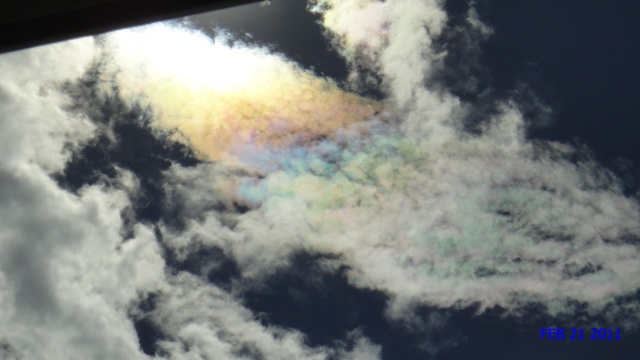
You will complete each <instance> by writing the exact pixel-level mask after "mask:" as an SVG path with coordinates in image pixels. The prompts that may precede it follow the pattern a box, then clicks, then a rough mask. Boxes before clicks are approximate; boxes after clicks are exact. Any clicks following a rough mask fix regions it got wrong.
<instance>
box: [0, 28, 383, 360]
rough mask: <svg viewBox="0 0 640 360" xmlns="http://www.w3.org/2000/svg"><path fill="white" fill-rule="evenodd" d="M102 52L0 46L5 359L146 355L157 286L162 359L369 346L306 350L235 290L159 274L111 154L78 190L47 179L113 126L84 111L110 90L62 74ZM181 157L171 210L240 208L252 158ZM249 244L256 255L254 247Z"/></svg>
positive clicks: (69, 46)
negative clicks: (188, 161)
mask: <svg viewBox="0 0 640 360" xmlns="http://www.w3.org/2000/svg"><path fill="white" fill-rule="evenodd" d="M102 50H103V49H101V48H100V47H97V48H96V47H94V43H93V41H92V40H89V39H81V40H76V41H71V42H67V43H61V44H57V45H52V46H48V47H42V48H36V49H32V50H28V51H23V52H17V53H12V54H7V55H3V56H2V57H0V69H1V70H2V75H1V76H2V81H1V82H0V119H1V120H0V126H1V128H2V131H0V140H2V141H0V142H1V143H2V145H1V146H2V150H3V157H2V159H0V228H1V229H2V230H0V249H2V251H1V252H0V309H1V310H0V323H1V324H2V325H1V326H0V357H2V358H3V359H4V358H6V359H13V358H15V359H146V358H150V356H148V355H146V354H144V353H143V351H142V349H140V345H139V339H138V334H137V333H136V328H135V325H134V320H135V318H136V317H137V316H144V313H143V312H142V310H140V309H139V308H138V307H137V304H138V303H140V302H141V301H144V299H147V298H148V296H149V294H152V293H153V294H160V295H158V296H159V297H158V298H159V301H158V303H159V305H158V306H157V307H156V308H155V310H154V313H153V315H154V319H156V320H157V321H159V322H161V323H162V325H161V326H160V328H161V330H162V331H163V332H164V333H165V334H166V335H167V336H166V340H165V341H164V342H162V343H161V344H159V345H158V349H159V350H160V351H161V352H162V353H161V354H160V353H159V354H158V357H160V358H171V359H180V358H189V359H191V358H194V357H197V356H201V357H208V356H223V357H225V358H228V359H231V358H238V359H247V358H255V356H263V357H265V358H268V359H278V358H283V359H284V358H286V359H291V358H295V359H327V358H330V357H334V355H336V354H338V353H339V354H340V356H344V357H347V358H348V357H349V356H351V354H355V355H354V356H358V354H363V353H367V354H374V355H375V354H376V352H375V348H374V347H373V345H371V344H370V343H369V342H368V340H366V339H365V338H364V337H362V336H358V337H354V339H353V341H354V342H357V346H356V347H355V348H354V349H352V350H347V349H344V348H338V349H328V348H317V349H314V348H309V347H308V346H306V345H304V337H303V335H302V334H301V333H299V332H296V331H289V330H285V329H278V328H270V327H265V326H262V325H261V324H260V323H259V321H257V320H256V319H254V316H253V314H251V312H250V311H248V310H247V309H245V308H243V307H242V306H241V305H240V304H239V302H238V300H237V299H235V298H234V297H232V296H231V295H230V294H228V293H226V292H224V291H222V290H220V289H218V288H217V287H215V286H213V285H210V284H207V283H205V282H203V281H202V280H201V279H197V278H195V277H193V276H191V275H188V274H185V273H178V274H177V275H170V276H169V277H168V278H167V276H166V275H165V266H166V264H165V259H163V251H162V250H161V249H160V247H159V246H158V242H157V241H156V236H155V234H154V232H153V231H152V230H151V229H150V228H149V227H148V226H146V225H142V224H137V225H133V226H131V228H132V229H131V232H130V233H129V234H127V235H128V236H127V238H126V239H125V238H124V237H123V228H124V226H125V222H126V221H131V220H132V219H131V218H128V219H124V218H123V217H124V216H125V215H126V216H129V217H132V216H134V214H132V212H131V207H132V203H131V201H132V200H131V199H135V198H136V196H137V195H136V193H137V192H138V191H139V190H140V188H141V186H142V185H141V183H140V179H139V178H138V177H137V176H136V173H134V172H133V171H129V170H124V169H120V168H119V167H118V166H115V167H114V169H115V170H114V171H115V172H116V173H117V176H116V178H112V179H105V181H98V182H97V183H96V184H93V185H84V186H83V187H81V188H80V189H78V190H77V192H76V193H70V192H68V191H67V190H65V189H62V188H61V187H60V186H59V184H58V183H56V182H55V181H54V179H53V178H52V177H53V175H54V174H59V173H60V172H61V171H62V170H63V169H64V168H65V165H66V164H67V161H68V160H69V159H70V158H71V155H72V154H73V153H74V152H77V150H78V149H79V148H81V147H82V146H83V145H85V144H86V143H87V141H89V140H90V139H92V138H93V137H94V136H95V137H99V136H103V135H105V134H106V135H107V136H108V135H110V134H109V133H110V132H111V131H112V129H111V128H110V126H113V124H112V123H113V121H111V120H112V119H103V118H100V119H94V118H92V116H94V115H95V114H102V112H101V111H99V110H101V108H100V107H103V106H106V105H105V101H103V100H104V99H103V98H106V97H108V92H105V94H104V96H96V99H95V100H93V101H95V102H96V103H95V104H92V103H91V101H92V98H91V97H90V96H87V97H86V99H85V98H82V99H81V102H82V106H81V107H78V106H75V107H74V106H72V105H73V104H71V102H70V101H69V99H68V94H69V91H68V88H65V87H64V86H62V85H61V84H62V83H64V82H67V81H70V82H74V81H79V82H82V81H85V80H86V79H85V78H82V79H79V77H80V76H81V75H82V74H83V72H84V71H85V70H86V69H87V68H88V66H89V65H90V63H91V62H92V61H93V59H94V56H103V55H104V53H102V55H101V54H100V52H101V51H102ZM98 60H99V61H109V60H108V59H107V60H105V58H104V57H99V59H98ZM93 68H95V67H89V69H93ZM92 79H93V80H96V81H102V80H104V79H102V80H101V79H99V78H98V79H96V78H95V77H93V78H92ZM69 84H70V83H67V85H69ZM103 85H104V87H105V89H106V88H108V85H107V84H106V83H105V84H103ZM322 86H325V85H322ZM327 86H328V85H327ZM67 87H68V86H67ZM329 87H330V86H329ZM93 90H96V91H98V92H100V91H102V90H101V88H100V86H98V87H96V88H95V89H93ZM111 90H113V89H111ZM318 91H321V90H318ZM327 91H337V90H336V89H333V90H331V89H329V90H327ZM345 96H346V97H347V98H348V97H349V96H350V95H345ZM352 97H353V98H354V99H355V96H352ZM324 99H325V100H327V99H328V98H324ZM360 101H361V100H357V101H356V102H360ZM362 102H363V103H364V102H366V101H364V100H362ZM76 105H77V104H76ZM107 105H108V104H107ZM92 106H93V108H92ZM354 106H355V105H354ZM368 106H369V105H367V106H366V108H367V109H369V108H368ZM93 110H95V111H93ZM366 111H370V110H366ZM107 112H108V111H107ZM345 116H347V115H345ZM358 116H361V115H358ZM349 121H351V120H349ZM92 122H93V123H92ZM94 123H95V124H94ZM96 125H97V126H96ZM103 133H105V134H103ZM110 139H111V140H112V144H111V145H110V146H119V143H118V139H115V138H114V137H113V136H111V138H110ZM76 155H77V153H76ZM178 168H179V166H177V165H176V167H174V168H172V169H171V170H169V171H168V172H167V176H166V178H167V179H168V180H167V182H166V183H165V186H166V188H167V197H168V198H169V199H171V202H173V203H176V204H182V205H184V207H183V208H180V209H178V210H177V213H179V214H180V215H181V216H183V217H186V218H190V217H194V218H197V217H198V215H199V214H206V213H207V211H209V210H212V209H218V210H219V209H220V206H222V207H224V206H227V207H228V208H229V211H230V212H233V208H234V206H239V205H237V204H235V203H234V201H235V200H234V199H233V198H232V197H230V196H229V195H224V193H225V192H228V189H230V188H233V186H234V184H236V183H237V178H238V176H244V175H247V174H248V173H247V171H246V170H242V169H235V168H231V167H225V166H216V165H215V164H203V165H202V166H201V167H198V168H196V169H197V171H193V172H189V171H187V170H184V169H182V170H184V171H180V170H178ZM84 170H86V171H94V170H95V169H84ZM199 176H203V177H201V178H199ZM98 178H99V176H98ZM212 178H218V179H219V180H218V181H217V182H216V181H211V179H212ZM185 183H191V184H192V185H193V188H192V190H201V191H202V193H203V194H206V196H203V197H200V198H194V197H189V196H190V195H192V194H193V192H188V191H186V189H182V188H181V185H184V184H185ZM220 194H222V195H220ZM194 204H199V206H200V207H197V206H193V205H194ZM219 204H222V205H219ZM208 206H211V208H209V207H208ZM203 218H204V217H203ZM134 220H135V219H134ZM228 221H229V222H228V223H223V224H222V225H225V226H227V228H228V227H229V226H230V224H231V222H232V221H234V217H233V216H230V217H229V220H228ZM253 221H254V222H259V221H260V220H259V219H254V220H253ZM247 222H248V223H250V222H251V221H249V220H247ZM220 227H221V228H224V226H220ZM230 236H232V237H231V238H232V239H235V240H237V239H238V238H239V237H238V235H234V234H233V233H231V232H230ZM233 236H235V237H233ZM256 236H257V235H256ZM245 253H246V255H244V256H245V257H246V258H249V257H251V256H254V257H259V254H257V253H253V252H252V251H251V250H250V249H248V250H246V251H245ZM239 254H241V252H239ZM240 256H241V255H238V257H240ZM271 260H273V259H267V260H266V261H271ZM178 345H179V346H178ZM184 346H186V347H187V348H188V349H187V348H185V347H184ZM185 349H187V350H185ZM256 354H257V355H256ZM371 358H374V357H371Z"/></svg>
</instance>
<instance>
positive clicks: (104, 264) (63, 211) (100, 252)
mask: <svg viewBox="0 0 640 360" xmlns="http://www.w3.org/2000/svg"><path fill="white" fill-rule="evenodd" d="M0 174H1V175H0V177H1V178H2V204H3V205H2V207H0V213H1V216H2V220H0V222H1V224H0V225H1V226H2V228H3V229H7V230H4V231H3V232H2V234H1V235H0V246H1V247H2V249H3V251H2V255H1V256H0V279H1V280H0V282H1V285H0V289H1V291H0V298H1V300H0V302H1V303H2V311H1V312H0V317H1V318H2V319H1V321H2V324H3V326H2V327H0V339H2V341H3V342H5V343H7V344H10V345H11V347H12V348H13V349H15V351H16V352H17V353H18V355H21V356H23V358H29V359H45V358H47V359H68V358H76V357H78V358H97V359H110V358H116V357H117V358H122V359H140V358H144V356H142V355H141V353H140V351H139V347H138V342H137V338H136V334H135V332H134V329H133V325H132V323H131V321H130V319H129V318H128V316H127V307H128V306H129V304H130V303H131V302H132V301H136V300H137V298H138V296H139V295H140V294H142V293H144V292H146V291H149V290H151V289H154V288H156V287H157V286H158V285H159V283H160V282H161V281H162V268H163V261H162V258H161V256H160V254H159V251H158V248H157V246H156V244H155V242H154V239H153V234H152V232H150V231H149V230H148V229H146V228H144V227H138V228H137V229H136V234H135V236H134V238H133V239H131V240H130V241H128V242H127V243H124V244H122V238H121V237H120V235H119V231H120V227H121V219H120V214H119V210H120V209H121V208H123V207H124V206H125V204H126V203H127V200H126V198H125V197H124V195H123V194H122V193H118V192H114V193H107V192H105V191H103V189H100V188H87V189H86V190H85V191H84V192H83V193H82V195H81V196H79V197H77V196H74V195H71V194H69V193H67V192H65V191H62V190H60V189H59V188H58V187H57V186H56V185H55V183H54V182H53V181H52V180H51V179H50V178H49V177H48V176H47V175H46V174H45V173H44V172H43V171H42V170H41V169H40V168H38V167H36V166H34V165H24V166H20V167H18V166H14V167H3V168H2V170H0Z"/></svg>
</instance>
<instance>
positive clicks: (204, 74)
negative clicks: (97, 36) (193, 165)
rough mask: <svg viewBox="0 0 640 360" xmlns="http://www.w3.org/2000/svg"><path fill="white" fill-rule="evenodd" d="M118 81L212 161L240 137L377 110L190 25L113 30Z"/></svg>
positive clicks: (306, 133) (270, 139) (313, 126)
mask: <svg viewBox="0 0 640 360" xmlns="http://www.w3.org/2000/svg"><path fill="white" fill-rule="evenodd" d="M110 44H111V46H112V49H113V50H114V59H115V60H116V63H117V64H118V66H119V68H120V74H119V82H120V85H121V86H122V87H123V88H124V89H125V91H126V90H128V91H132V92H133V93H143V94H144V95H145V96H146V100H147V101H148V102H149V103H150V104H151V105H152V106H153V108H154V110H155V112H156V115H157V120H156V125H159V126H161V127H163V128H168V129H177V130H178V131H179V132H180V133H181V134H182V135H184V136H185V137H186V138H187V139H188V140H189V142H190V144H191V145H192V146H193V147H194V148H195V149H196V150H197V151H198V152H199V156H200V157H202V158H204V159H209V160H222V159H225V160H233V152H234V149H238V148H241V147H242V145H243V144H247V143H251V144H254V145H261V144H266V143H270V144H276V145H277V144H284V143H289V142H290V141H295V140H308V139H313V138H317V137H320V136H324V135H328V134H331V133H332V132H334V131H335V130H337V129H339V128H341V127H343V126H345V125H347V124H349V123H353V122H356V121H360V120H364V119H366V118H369V117H371V116H373V115H374V113H375V112H376V111H379V110H381V105H380V104H379V103H376V102H374V101H372V100H369V99H365V98H362V97H360V96H357V95H355V94H350V93H346V92H344V91H342V90H341V89H340V88H338V86H337V85H336V84H335V83H334V82H332V81H330V80H327V79H323V78H318V77H316V76H314V75H313V74H311V73H310V72H308V71H305V70H303V69H301V68H299V67H298V66H296V65H295V64H293V63H291V62H288V61H286V60H285V59H283V58H282V57H281V56H277V55H274V54H270V53H268V52H267V51H266V50H264V49H260V48H249V47H246V46H237V45H236V46H233V47H231V46H229V45H227V44H225V43H224V41H223V40H220V39H219V40H216V41H213V40H211V39H210V38H208V37H207V36H205V35H204V34H201V33H198V32H194V31H191V30H187V29H182V28H176V27H169V26H166V25H154V26H149V27H144V28H140V29H133V30H125V31H120V32H117V33H114V34H112V35H111V36H110Z"/></svg>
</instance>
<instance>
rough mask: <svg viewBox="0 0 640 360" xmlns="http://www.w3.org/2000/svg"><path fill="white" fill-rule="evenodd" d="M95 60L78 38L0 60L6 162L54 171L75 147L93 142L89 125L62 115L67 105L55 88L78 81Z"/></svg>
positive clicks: (0, 113) (89, 43) (0, 120)
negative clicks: (76, 79) (70, 80)
mask: <svg viewBox="0 0 640 360" xmlns="http://www.w3.org/2000/svg"><path fill="white" fill-rule="evenodd" d="M93 55H94V48H93V41H92V40H91V39H79V40H74V41H69V42H66V43H61V44H56V45H52V46H45V47H39V48H35V49H30V50H24V51H18V52H13V53H9V54H4V55H2V57H0V127H2V134H0V137H1V139H2V141H1V143H2V145H0V146H1V148H0V150H1V151H2V154H3V156H2V158H3V161H4V162H5V163H8V162H14V161H15V162H24V161H28V162H35V163H37V164H38V165H40V166H41V167H42V168H44V169H46V170H47V171H49V172H55V171H58V170H60V169H61V168H62V166H63V165H64V163H65V161H66V160H67V159H68V157H69V156H70V154H71V150H72V149H73V148H75V147H77V146H78V145H79V144H80V143H82V142H83V141H86V140H88V139H89V138H90V137H91V135H92V133H93V126H92V125H91V123H90V122H89V121H88V120H87V119H83V118H79V117H75V116H71V115H69V114H67V113H66V112H65V111H64V110H63V108H64V105H65V104H66V103H68V100H67V99H66V98H65V97H64V96H62V95H61V94H60V93H59V92H57V91H56V87H57V86H58V85H59V84H58V82H60V81H62V80H66V79H69V78H75V77H78V76H80V75H81V74H82V72H83V71H84V69H85V67H86V66H87V65H88V63H89V61H90V60H91V59H92V57H93ZM34 139H37V140H34Z"/></svg>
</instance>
